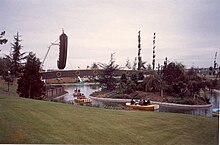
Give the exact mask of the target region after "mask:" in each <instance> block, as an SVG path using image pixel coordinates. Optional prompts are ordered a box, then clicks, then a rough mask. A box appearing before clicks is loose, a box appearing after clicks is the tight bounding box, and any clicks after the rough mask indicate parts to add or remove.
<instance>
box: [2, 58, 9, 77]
mask: <svg viewBox="0 0 220 145" xmlns="http://www.w3.org/2000/svg"><path fill="white" fill-rule="evenodd" d="M10 65H11V62H10V60H9V59H8V58H0V68H1V69H0V75H2V76H3V77H4V76H5V75H7V72H8V71H9V69H10Z"/></svg>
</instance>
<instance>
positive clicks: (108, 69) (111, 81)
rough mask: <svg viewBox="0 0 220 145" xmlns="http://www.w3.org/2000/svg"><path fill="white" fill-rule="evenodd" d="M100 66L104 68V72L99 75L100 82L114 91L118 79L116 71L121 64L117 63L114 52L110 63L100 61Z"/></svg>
mask: <svg viewBox="0 0 220 145" xmlns="http://www.w3.org/2000/svg"><path fill="white" fill-rule="evenodd" d="M99 66H100V67H101V68H103V73H102V74H101V75H100V76H99V80H98V82H99V83H100V84H101V85H102V86H103V87H105V88H106V89H107V90H109V91H112V90H114V89H115V88H116V84H117V79H116V78H114V76H113V75H114V72H115V71H116V70H119V65H117V64H115V60H114V57H113V53H112V54H111V59H110V62H109V64H104V63H100V64H99Z"/></svg>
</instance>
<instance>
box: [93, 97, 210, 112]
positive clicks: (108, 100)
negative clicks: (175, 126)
mask: <svg viewBox="0 0 220 145" xmlns="http://www.w3.org/2000/svg"><path fill="white" fill-rule="evenodd" d="M90 98H91V100H92V101H93V100H94V101H96V102H103V103H104V102H106V103H107V102H115V103H126V102H130V101H131V99H114V98H98V97H93V96H90ZM151 103H152V104H159V105H161V106H167V107H176V108H192V109H193V108H209V107H212V104H207V105H185V104H174V103H166V102H157V101H151Z"/></svg>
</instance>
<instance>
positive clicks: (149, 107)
mask: <svg viewBox="0 0 220 145" xmlns="http://www.w3.org/2000/svg"><path fill="white" fill-rule="evenodd" d="M126 106H127V107H128V108H132V109H137V110H146V111H155V110H158V109H159V105H157V104H150V105H138V104H137V105H135V104H131V103H126Z"/></svg>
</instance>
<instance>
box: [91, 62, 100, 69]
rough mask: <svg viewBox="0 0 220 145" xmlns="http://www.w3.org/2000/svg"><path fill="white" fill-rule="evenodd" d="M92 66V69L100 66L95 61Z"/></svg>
mask: <svg viewBox="0 0 220 145" xmlns="http://www.w3.org/2000/svg"><path fill="white" fill-rule="evenodd" d="M90 68H91V69H98V68H99V66H98V65H97V64H96V63H95V62H93V64H92V66H91V67H90Z"/></svg>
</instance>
